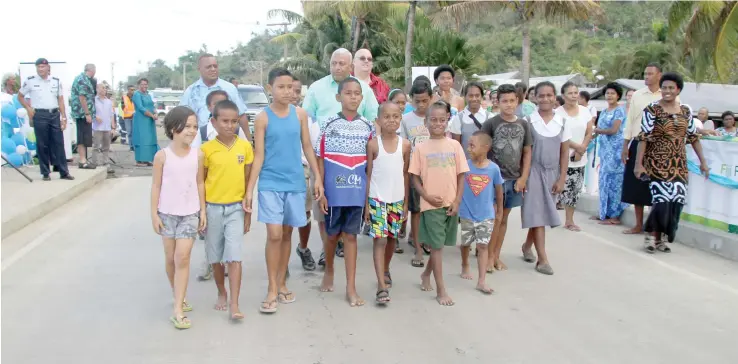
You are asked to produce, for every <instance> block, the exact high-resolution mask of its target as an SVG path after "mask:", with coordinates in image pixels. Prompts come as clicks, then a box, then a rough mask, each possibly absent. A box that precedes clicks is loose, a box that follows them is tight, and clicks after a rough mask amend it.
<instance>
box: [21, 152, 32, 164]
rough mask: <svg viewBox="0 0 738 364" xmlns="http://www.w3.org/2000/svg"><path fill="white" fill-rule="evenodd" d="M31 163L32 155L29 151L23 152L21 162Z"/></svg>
mask: <svg viewBox="0 0 738 364" xmlns="http://www.w3.org/2000/svg"><path fill="white" fill-rule="evenodd" d="M31 163H33V156H32V155H31V153H26V154H23V164H31Z"/></svg>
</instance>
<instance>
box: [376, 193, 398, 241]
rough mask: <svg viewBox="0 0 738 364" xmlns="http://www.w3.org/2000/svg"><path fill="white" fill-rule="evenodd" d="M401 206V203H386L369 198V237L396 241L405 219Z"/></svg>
mask: <svg viewBox="0 0 738 364" xmlns="http://www.w3.org/2000/svg"><path fill="white" fill-rule="evenodd" d="M403 205H404V203H403V201H399V202H392V203H386V202H382V201H379V200H376V199H373V198H369V219H370V223H371V226H370V227H369V236H371V237H372V238H393V239H397V238H398V237H399V236H400V228H402V221H403V220H404V218H405V217H404V216H403V214H404V212H405V211H404V206H403Z"/></svg>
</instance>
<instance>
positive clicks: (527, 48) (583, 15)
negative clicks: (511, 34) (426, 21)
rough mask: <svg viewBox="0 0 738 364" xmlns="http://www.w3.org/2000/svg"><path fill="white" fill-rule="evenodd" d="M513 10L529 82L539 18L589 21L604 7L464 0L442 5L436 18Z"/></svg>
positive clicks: (476, 17) (568, 0)
mask: <svg viewBox="0 0 738 364" xmlns="http://www.w3.org/2000/svg"><path fill="white" fill-rule="evenodd" d="M491 11H497V12H510V13H513V14H515V18H516V20H517V25H518V27H519V29H520V32H521V34H522V37H523V39H522V50H521V67H520V73H521V79H522V81H523V82H525V83H526V84H527V83H528V80H529V78H530V64H531V57H530V56H531V27H533V25H534V22H535V21H537V20H540V21H547V22H557V23H563V22H565V21H566V20H582V21H583V20H588V19H590V18H591V17H599V16H601V15H602V10H601V8H600V6H599V4H598V3H597V2H595V1H592V0H581V1H576V0H562V1H500V2H492V1H489V2H488V1H460V2H455V3H452V4H449V5H447V6H443V7H441V10H440V11H439V13H438V14H436V15H435V16H434V19H435V20H436V21H438V22H441V23H443V22H445V21H447V19H449V14H451V15H452V16H450V17H455V16H459V17H461V18H462V19H468V20H473V21H477V22H479V21H482V20H486V19H488V17H489V12H491Z"/></svg>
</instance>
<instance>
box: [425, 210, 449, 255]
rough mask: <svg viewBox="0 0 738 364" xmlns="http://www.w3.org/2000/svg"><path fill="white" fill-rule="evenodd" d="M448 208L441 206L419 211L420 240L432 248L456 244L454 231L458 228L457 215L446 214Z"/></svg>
mask: <svg viewBox="0 0 738 364" xmlns="http://www.w3.org/2000/svg"><path fill="white" fill-rule="evenodd" d="M447 210H448V208H446V207H441V208H438V209H433V210H425V211H423V212H421V213H420V229H419V230H418V233H419V234H418V235H419V237H418V238H419V239H420V242H421V243H423V244H426V245H429V246H430V247H431V248H432V249H441V248H443V247H444V246H455V245H456V233H457V232H458V230H459V216H458V215H454V216H448V215H446V211H447Z"/></svg>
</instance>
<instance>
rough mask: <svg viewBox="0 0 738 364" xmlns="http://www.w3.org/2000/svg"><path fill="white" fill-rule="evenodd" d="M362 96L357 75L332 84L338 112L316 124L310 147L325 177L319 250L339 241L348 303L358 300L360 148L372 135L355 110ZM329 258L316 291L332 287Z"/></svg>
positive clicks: (363, 172)
mask: <svg viewBox="0 0 738 364" xmlns="http://www.w3.org/2000/svg"><path fill="white" fill-rule="evenodd" d="M362 99H363V95H362V92H361V84H360V83H359V81H358V80H357V79H355V78H353V77H348V78H346V79H344V80H343V81H341V83H339V84H338V95H336V100H337V101H339V102H340V103H341V112H340V113H338V115H336V116H333V117H331V118H329V119H328V120H326V121H325V122H324V123H323V125H321V130H320V139H319V142H318V146H317V148H316V151H315V152H316V154H317V155H318V165H319V166H320V173H321V174H320V176H321V177H322V180H323V181H328V183H326V185H325V197H324V198H323V199H322V200H321V202H320V203H321V208H322V210H323V213H325V231H326V233H327V234H328V241H327V244H326V247H325V251H327V252H333V251H335V250H336V245H337V244H338V239H339V238H340V239H341V240H343V244H344V259H345V263H346V299H347V300H348V301H349V304H350V305H351V306H352V307H355V306H362V305H363V304H364V300H362V299H361V297H359V295H358V294H357V292H356V249H357V247H356V235H358V234H359V232H360V231H361V221H362V218H363V215H364V212H363V209H364V206H365V204H366V188H367V185H366V182H367V176H366V146H367V143H369V139H371V137H372V133H374V124H373V123H372V122H370V121H368V120H366V119H364V118H363V117H362V116H360V115H359V113H358V109H359V105H360V104H361V100H362ZM334 260H335V256H334V255H333V254H326V257H325V273H324V274H323V283H322V284H321V286H320V290H321V291H322V292H332V291H333V275H334V271H333V261H334Z"/></svg>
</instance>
